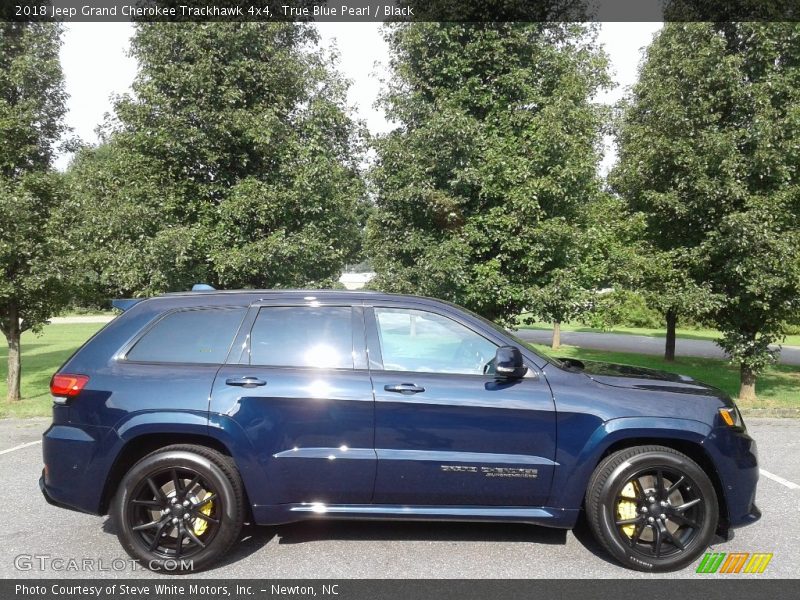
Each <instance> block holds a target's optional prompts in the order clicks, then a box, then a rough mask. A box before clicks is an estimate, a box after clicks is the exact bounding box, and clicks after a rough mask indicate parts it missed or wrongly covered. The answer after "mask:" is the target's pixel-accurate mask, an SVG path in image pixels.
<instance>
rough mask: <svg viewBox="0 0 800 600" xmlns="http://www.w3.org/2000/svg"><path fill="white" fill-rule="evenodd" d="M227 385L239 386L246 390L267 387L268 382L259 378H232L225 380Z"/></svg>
mask: <svg viewBox="0 0 800 600" xmlns="http://www.w3.org/2000/svg"><path fill="white" fill-rule="evenodd" d="M225 384H226V385H237V386H239V387H244V388H254V387H259V386H262V385H267V382H266V381H264V380H263V379H259V378H258V377H232V378H231V379H226V380H225Z"/></svg>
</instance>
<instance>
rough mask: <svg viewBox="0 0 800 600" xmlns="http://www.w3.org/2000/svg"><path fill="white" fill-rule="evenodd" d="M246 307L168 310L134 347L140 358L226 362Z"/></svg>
mask: <svg viewBox="0 0 800 600" xmlns="http://www.w3.org/2000/svg"><path fill="white" fill-rule="evenodd" d="M246 310H247V309H245V308H227V309H222V308H215V309H201V310H184V311H179V312H174V313H171V314H168V315H167V316H165V317H164V318H163V319H161V320H160V321H159V322H158V323H156V324H155V325H154V326H153V327H152V328H151V329H150V330H149V331H148V332H147V333H145V334H144V336H142V338H141V339H140V340H139V341H138V342H136V345H135V346H134V347H133V348H131V349H130V350H129V351H128V353H127V355H126V358H127V359H128V360H134V361H139V362H160V363H202V364H222V363H223V362H225V357H226V356H227V355H228V349H229V348H230V345H231V343H232V342H233V338H234V336H235V335H236V331H237V330H238V329H239V324H240V323H241V322H242V318H243V317H244V313H245V311H246Z"/></svg>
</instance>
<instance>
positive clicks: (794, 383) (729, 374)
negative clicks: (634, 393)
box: [533, 344, 800, 408]
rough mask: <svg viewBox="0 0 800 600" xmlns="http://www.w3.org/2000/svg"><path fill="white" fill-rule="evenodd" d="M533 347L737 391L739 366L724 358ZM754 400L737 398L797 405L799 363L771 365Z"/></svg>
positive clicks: (748, 405)
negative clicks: (670, 357)
mask: <svg viewBox="0 0 800 600" xmlns="http://www.w3.org/2000/svg"><path fill="white" fill-rule="evenodd" d="M533 347H534V348H535V349H536V350H538V351H540V352H542V353H543V354H547V355H554V356H564V357H569V358H577V359H579V360H597V361H605V362H614V363H622V364H627V365H633V366H637V367H645V368H648V369H658V370H660V371H670V372H673V373H681V374H683V375H689V376H691V377H694V378H695V379H697V380H698V381H702V382H704V383H708V384H709V385H713V386H714V387H718V388H720V389H721V390H723V391H725V392H727V393H728V394H730V395H731V396H732V397H734V398H735V397H736V396H737V394H738V393H739V369H738V368H737V367H735V366H733V365H731V364H729V363H728V362H727V361H724V360H716V359H713V358H693V357H685V356H681V357H678V358H676V359H675V362H667V361H665V360H664V359H662V358H660V357H658V356H648V355H643V354H628V353H626V352H608V351H605V350H587V349H584V348H575V347H573V346H562V347H561V349H560V350H558V351H556V352H552V351H551V350H550V348H549V347H547V346H541V345H538V344H533ZM756 394H757V395H758V400H757V401H755V402H750V403H745V402H738V404H739V406H741V407H746V408H800V367H792V366H788V365H773V366H771V367H770V368H768V369H767V370H766V371H765V372H764V373H763V374H762V375H761V376H759V378H758V381H757V382H756Z"/></svg>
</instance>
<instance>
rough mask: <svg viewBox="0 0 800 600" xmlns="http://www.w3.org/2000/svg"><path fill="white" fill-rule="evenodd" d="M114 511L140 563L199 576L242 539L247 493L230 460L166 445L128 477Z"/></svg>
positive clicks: (125, 542)
mask: <svg viewBox="0 0 800 600" xmlns="http://www.w3.org/2000/svg"><path fill="white" fill-rule="evenodd" d="M110 513H111V517H112V519H113V520H114V523H115V524H116V529H117V537H118V538H119V541H120V543H121V544H122V547H123V548H124V549H125V551H126V552H127V553H128V554H129V555H130V556H131V557H132V558H134V559H136V560H137V561H138V562H139V564H141V565H142V566H144V567H146V568H148V569H150V570H153V571H160V572H172V573H180V572H197V571H202V570H203V569H207V568H208V567H210V566H211V565H212V564H214V563H215V562H216V561H218V560H219V559H220V558H221V557H222V556H223V555H224V554H225V553H226V552H228V550H230V548H231V546H232V545H233V544H234V543H235V542H236V541H237V539H238V538H239V533H240V532H241V529H242V523H243V521H244V515H245V514H246V513H245V502H244V489H243V485H242V480H241V478H240V477H239V472H238V471H237V469H236V466H235V464H234V463H233V461H232V460H231V459H230V458H228V457H226V456H224V455H222V454H220V453H219V452H217V451H215V450H212V449H210V448H206V447H204V446H196V445H189V444H181V445H174V446H167V447H165V448H162V449H160V450H157V451H156V452H153V453H152V454H148V455H147V456H145V457H144V458H142V459H141V460H140V461H139V462H137V463H136V464H135V465H133V467H131V469H130V470H129V471H128V472H127V473H126V474H125V476H124V477H123V479H122V481H121V483H120V485H119V488H118V489H117V493H116V494H115V495H114V498H113V500H112V502H111V511H110ZM178 540H180V541H178Z"/></svg>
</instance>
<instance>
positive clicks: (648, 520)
mask: <svg viewBox="0 0 800 600" xmlns="http://www.w3.org/2000/svg"><path fill="white" fill-rule="evenodd" d="M654 521H655V519H654V518H653V517H647V522H648V523H653V522H654Z"/></svg>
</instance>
